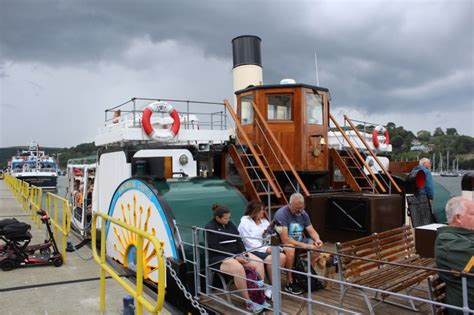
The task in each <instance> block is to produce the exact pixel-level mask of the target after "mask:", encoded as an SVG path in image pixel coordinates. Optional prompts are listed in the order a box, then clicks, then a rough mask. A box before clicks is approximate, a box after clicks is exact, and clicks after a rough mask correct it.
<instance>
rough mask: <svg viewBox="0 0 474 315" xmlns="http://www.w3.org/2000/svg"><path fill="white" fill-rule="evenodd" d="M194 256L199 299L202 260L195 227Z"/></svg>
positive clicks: (196, 293) (195, 292)
mask: <svg viewBox="0 0 474 315" xmlns="http://www.w3.org/2000/svg"><path fill="white" fill-rule="evenodd" d="M193 255H194V260H195V265H194V296H195V298H198V297H199V293H200V292H201V283H200V278H199V272H200V270H201V268H200V267H201V259H200V257H199V232H198V230H197V229H196V227H195V226H193Z"/></svg>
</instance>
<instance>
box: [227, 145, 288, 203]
mask: <svg viewBox="0 0 474 315" xmlns="http://www.w3.org/2000/svg"><path fill="white" fill-rule="evenodd" d="M253 147H254V149H255V151H256V153H257V156H258V158H259V159H260V160H261V161H262V162H263V163H262V164H259V163H258V162H257V158H256V157H255V155H254V154H253V153H252V152H251V150H250V149H249V148H248V147H246V146H243V145H239V147H237V146H236V145H231V146H230V147H229V154H230V156H231V157H232V159H233V161H234V163H235V166H236V169H237V172H238V173H239V175H240V177H241V178H242V179H243V182H244V191H245V193H246V194H247V196H248V197H249V198H250V199H252V200H259V201H260V202H262V203H263V204H269V205H270V209H271V210H274V211H276V210H277V209H278V208H280V207H282V206H284V205H286V204H287V203H288V200H287V199H286V197H285V194H284V193H283V190H282V188H281V186H280V184H279V183H278V181H277V180H276V178H275V174H274V173H273V171H272V170H271V168H270V166H269V164H268V160H267V159H266V158H265V156H264V155H263V153H262V151H261V149H260V147H259V146H258V145H253ZM265 173H267V175H268V177H267V176H265ZM270 183H273V185H274V187H275V188H276V189H273V188H272V185H271V184H270Z"/></svg>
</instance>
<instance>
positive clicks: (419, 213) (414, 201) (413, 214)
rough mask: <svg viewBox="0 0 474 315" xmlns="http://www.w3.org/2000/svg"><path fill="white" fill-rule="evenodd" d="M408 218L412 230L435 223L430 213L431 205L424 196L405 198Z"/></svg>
mask: <svg viewBox="0 0 474 315" xmlns="http://www.w3.org/2000/svg"><path fill="white" fill-rule="evenodd" d="M407 203H408V216H409V217H410V219H411V224H412V226H413V227H414V228H416V227H418V226H422V225H427V224H431V223H436V221H435V218H434V216H433V213H432V211H431V204H430V201H429V200H428V197H427V196H426V195H425V194H415V195H413V196H407Z"/></svg>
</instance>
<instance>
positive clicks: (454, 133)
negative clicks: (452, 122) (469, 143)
mask: <svg viewBox="0 0 474 315" xmlns="http://www.w3.org/2000/svg"><path fill="white" fill-rule="evenodd" d="M446 135H448V136H457V135H459V134H458V131H457V130H456V128H446Z"/></svg>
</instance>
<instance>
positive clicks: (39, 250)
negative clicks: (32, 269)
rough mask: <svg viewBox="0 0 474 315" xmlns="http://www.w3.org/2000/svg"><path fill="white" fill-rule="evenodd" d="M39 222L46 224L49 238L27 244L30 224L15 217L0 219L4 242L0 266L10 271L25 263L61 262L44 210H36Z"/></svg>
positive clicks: (0, 234) (1, 236) (1, 237)
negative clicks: (34, 243) (41, 241)
mask: <svg viewBox="0 0 474 315" xmlns="http://www.w3.org/2000/svg"><path fill="white" fill-rule="evenodd" d="M37 214H38V215H40V216H41V222H42V223H43V224H45V225H46V229H47V232H48V236H49V239H48V240H45V241H44V243H41V244H37V245H31V246H28V245H29V243H30V241H31V233H30V229H31V226H30V225H29V224H26V223H23V222H18V221H17V220H16V219H5V220H2V221H0V239H2V240H3V241H4V242H5V244H4V245H3V246H0V268H2V270H3V271H10V270H12V269H13V268H16V267H20V266H27V265H54V266H56V267H59V266H61V265H62V264H63V257H62V255H61V253H60V252H59V250H58V246H57V244H56V240H55V239H54V235H53V232H52V231H51V226H50V222H49V216H48V214H47V213H46V211H44V210H39V211H37Z"/></svg>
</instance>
